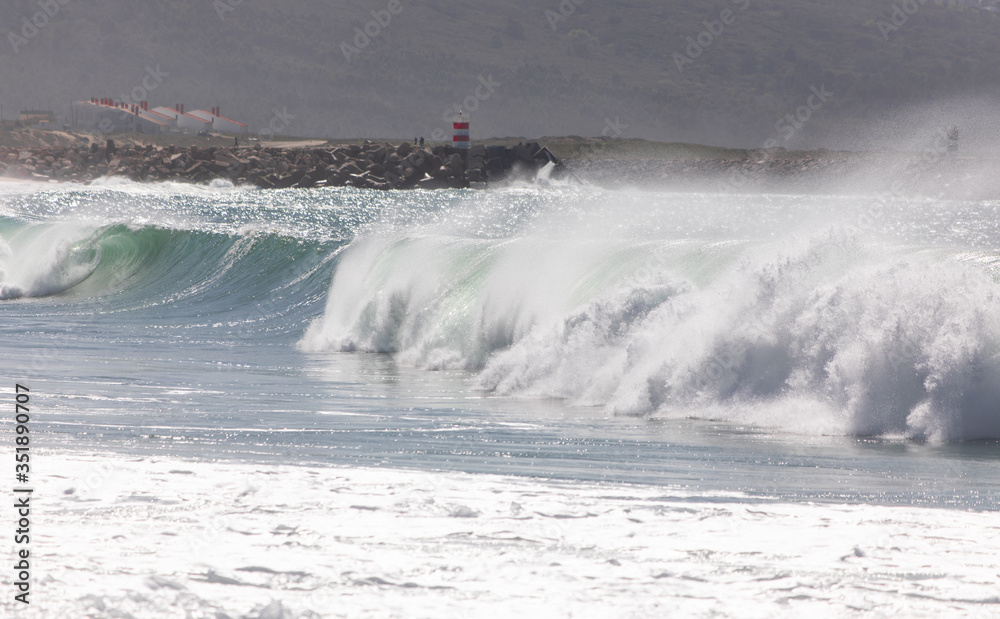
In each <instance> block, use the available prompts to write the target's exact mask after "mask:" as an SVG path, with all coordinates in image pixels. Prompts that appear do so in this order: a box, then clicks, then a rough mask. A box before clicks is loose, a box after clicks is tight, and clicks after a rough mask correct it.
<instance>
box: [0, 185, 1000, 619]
mask: <svg viewBox="0 0 1000 619" xmlns="http://www.w3.org/2000/svg"><path fill="white" fill-rule="evenodd" d="M0 328H2V337H0V342H2V344H0V346H2V351H3V354H2V357H0V376H2V377H3V378H4V380H5V381H6V383H7V386H6V388H5V392H6V393H8V400H9V402H11V403H13V402H14V386H15V384H21V385H25V386H28V387H30V389H31V394H32V396H31V401H32V406H33V408H32V429H31V432H32V449H33V452H32V453H33V456H32V458H33V460H32V463H33V464H32V476H33V483H34V484H35V490H34V498H33V500H34V501H35V506H36V507H35V515H34V516H33V529H34V530H35V531H36V533H35V535H34V537H33V539H32V542H31V546H32V555H33V556H35V557H37V558H36V559H35V563H34V567H33V588H32V596H33V603H32V604H31V605H30V607H24V605H23V604H19V603H17V602H15V601H14V599H13V596H14V593H15V587H14V578H13V576H14V573H13V570H6V571H3V572H0V590H2V591H4V594H3V596H0V612H2V613H3V614H4V616H23V617H67V616H73V617H129V616H131V617H213V618H215V617H232V618H237V617H239V618H246V619H250V618H254V619H257V618H259V619H265V618H267V619H283V618H293V617H294V618H299V617H386V616H391V617H458V616H497V617H512V616H538V617H550V616H555V617H559V616H562V617H608V616H615V617H653V616H672V615H684V616H705V617H707V616H718V615H724V616H752V617H756V616H759V617H772V616H801V615H803V614H805V613H810V614H814V615H818V616H854V615H856V614H857V613H859V612H865V613H867V614H871V615H873V616H900V615H906V616H923V615H940V614H949V615H958V616H984V617H985V616H993V615H995V613H996V612H997V610H998V608H1000V606H998V605H1000V585H998V584H997V583H998V582H1000V562H998V561H997V559H996V557H997V556H1000V525H997V521H996V518H995V513H996V512H997V511H998V510H1000V475H998V473H1000V452H998V445H1000V443H998V439H1000V202H997V201H991V200H978V201H970V200H950V199H947V197H941V196H935V197H928V196H921V195H905V194H904V193H902V192H896V193H893V194H878V195H869V194H866V193H862V192H849V191H843V192H840V193H831V194H829V195H807V194H801V193H798V194H791V193H764V192H760V193H753V194H749V193H739V192H734V191H731V190H730V191H719V190H716V189H710V190H707V191H703V192H691V191H687V192H675V191H669V190H664V189H651V188H646V189H618V190H609V189H601V188H597V187H592V186H575V185H564V184H561V183H556V182H552V183H548V184H546V185H544V186H538V185H534V184H528V183H514V184H512V185H510V186H506V187H500V188H496V189H491V190H489V191H465V190H454V191H435V192H427V191H420V190H416V191H409V192H375V191H366V190H355V189H351V188H337V189H315V190H280V191H261V190H257V189H253V188H240V187H233V186H231V185H228V184H226V183H217V184H215V185H212V186H194V185H185V184H172V183H162V184H136V183H131V182H128V181H120V180H114V179H110V180H104V181H102V182H100V183H95V184H93V185H90V186H75V185H68V184H67V185H58V186H56V185H36V184H28V183H20V182H4V183H0ZM11 407H13V404H11ZM3 424H4V432H3V436H4V437H5V438H4V441H3V443H4V445H5V446H3V447H0V450H6V451H7V453H11V454H13V453H14V420H13V417H12V416H11V415H7V416H5V417H4V421H3ZM5 485H6V487H7V488H8V490H7V492H8V496H13V495H12V494H10V488H11V487H12V485H13V471H10V480H9V481H8V482H7V484H5ZM9 516H10V517H9V518H7V519H8V520H10V519H11V518H13V516H14V514H13V511H11V512H10V514H9ZM11 530H13V529H11ZM11 537H12V536H11ZM8 544H10V551H9V553H10V556H11V557H13V544H11V542H10V541H9V542H8Z"/></svg>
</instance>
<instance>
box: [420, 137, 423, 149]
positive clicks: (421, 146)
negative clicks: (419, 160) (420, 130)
mask: <svg viewBox="0 0 1000 619" xmlns="http://www.w3.org/2000/svg"><path fill="white" fill-rule="evenodd" d="M423 147H424V138H423V137H422V136H421V138H420V148H423Z"/></svg>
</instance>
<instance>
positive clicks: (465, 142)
mask: <svg viewBox="0 0 1000 619" xmlns="http://www.w3.org/2000/svg"><path fill="white" fill-rule="evenodd" d="M452 126H454V128H455V137H454V138H452V142H451V145H452V146H454V147H455V148H468V147H469V119H468V118H466V117H465V115H464V114H463V113H461V112H459V113H458V116H456V117H455V118H454V120H453V122H452Z"/></svg>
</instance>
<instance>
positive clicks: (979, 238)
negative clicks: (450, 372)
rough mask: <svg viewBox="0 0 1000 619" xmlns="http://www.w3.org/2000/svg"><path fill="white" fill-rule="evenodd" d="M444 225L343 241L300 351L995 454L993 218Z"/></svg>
mask: <svg viewBox="0 0 1000 619" xmlns="http://www.w3.org/2000/svg"><path fill="white" fill-rule="evenodd" d="M873 213H874V214H875V215H876V216H875V217H873V216H872V214H873ZM450 215H451V216H450V217H449V218H448V219H447V221H444V222H419V223H413V224H410V225H397V226H393V227H392V228H391V229H386V230H382V231H380V232H377V233H371V234H366V235H362V236H360V237H359V238H357V239H356V240H355V241H354V242H353V243H352V244H351V245H350V247H348V248H347V250H346V251H345V252H344V254H343V256H342V259H341V261H340V264H339V265H338V268H337V272H336V274H335V275H334V278H333V282H332V287H331V291H330V294H329V298H328V301H327V307H326V310H325V312H324V315H323V316H322V317H321V318H320V319H318V320H316V321H314V322H313V324H312V325H311V327H310V328H309V330H308V331H307V332H306V334H305V336H304V337H303V339H302V341H301V343H300V346H301V347H302V348H303V349H305V350H312V351H316V350H337V351H370V352H381V353H393V354H395V355H396V356H397V357H398V358H399V359H400V360H401V361H403V362H406V363H410V364H413V365H416V366H420V367H426V368H430V369H449V368H450V369H463V370H468V371H472V372H475V373H476V375H477V379H478V381H479V383H480V385H481V386H482V388H483V389H484V390H486V391H488V392H490V393H495V394H499V395H518V396H528V397H538V398H560V399H566V400H568V401H570V402H572V403H574V404H581V405H589V406H602V407H605V408H606V409H607V410H608V411H609V412H612V413H615V414H620V415H664V416H688V417H703V418H712V419H725V420H728V421H733V422H738V423H749V424H755V425H762V426H770V427H778V428H783V429H786V430H792V431H803V432H820V433H827V434H848V435H859V436H872V435H878V436H903V437H909V438H915V439H927V440H956V439H977V438H996V437H1000V296H998V292H1000V285H998V276H997V273H998V265H1000V231H998V229H997V225H998V224H997V222H998V221H1000V218H998V213H997V208H996V207H995V206H990V205H984V204H981V203H978V204H965V203H961V204H960V203H918V204H913V203H907V202H904V201H898V202H889V203H886V202H880V203H878V204H875V205H873V203H872V202H871V201H866V200H865V199H863V198H850V199H848V198H840V199H832V198H826V199H821V198H808V197H778V196H763V197H754V198H751V197H745V196H744V197H740V196H735V197H733V196H711V195H674V196H670V195H663V194H659V195H657V194H644V193H613V194H610V193H601V192H596V193H587V194H577V193H572V192H570V193H564V194H560V193H557V194H556V195H554V196H550V197H547V198H544V199H543V198H539V199H532V200H521V201H519V200H517V199H515V198H514V197H508V199H506V200H500V199H498V198H496V197H493V198H487V199H484V200H482V201H481V202H480V203H478V204H476V205H471V206H467V207H466V208H465V209H464V210H463V209H456V210H455V212H453V213H451V214H450ZM942 224H946V225H942Z"/></svg>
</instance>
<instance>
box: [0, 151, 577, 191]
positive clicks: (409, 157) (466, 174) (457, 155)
mask: <svg viewBox="0 0 1000 619" xmlns="http://www.w3.org/2000/svg"><path fill="white" fill-rule="evenodd" d="M549 162H552V163H554V164H557V166H558V165H561V164H559V162H558V160H556V159H555V157H554V156H553V155H552V154H551V153H550V152H549V151H548V149H546V148H543V147H542V146H540V145H539V144H538V143H537V142H533V143H520V144H518V145H516V146H511V147H505V146H484V145H474V146H471V147H470V148H468V149H457V148H453V147H450V146H434V147H431V148H420V147H417V146H414V145H412V144H410V143H409V142H404V143H402V144H390V143H378V142H373V141H366V142H364V143H363V144H349V145H342V146H328V147H318V148H277V147H264V146H255V147H244V148H236V147H230V148H223V147H214V146H213V147H198V146H190V147H177V146H167V147H158V146H154V145H151V144H147V145H127V146H121V147H119V146H117V145H116V144H115V142H114V141H113V140H108V141H107V143H106V144H104V145H100V144H97V143H94V144H91V145H90V146H89V147H88V146H62V147H51V148H33V149H32V148H29V149H25V148H0V175H3V176H7V177H13V178H21V179H30V180H36V181H69V182H80V183H87V182H90V181H92V180H94V179H97V178H101V177H106V176H120V177H126V178H129V179H131V180H134V181H139V182H156V181H167V180H175V181H188V182H193V183H205V182H210V181H212V180H214V179H225V180H229V181H232V182H233V183H235V184H237V185H256V186H258V187H261V188H264V189H281V188H289V187H300V188H311V187H346V186H350V187H359V188H366V189H409V188H416V187H422V188H427V189H439V188H449V187H450V188H465V187H480V186H484V185H485V184H486V183H488V182H496V181H500V180H503V179H505V178H508V177H510V176H511V175H516V174H524V175H526V176H530V177H534V175H535V173H536V172H537V171H538V170H539V169H541V168H542V167H544V166H545V165H547V164H548V163H549Z"/></svg>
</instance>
